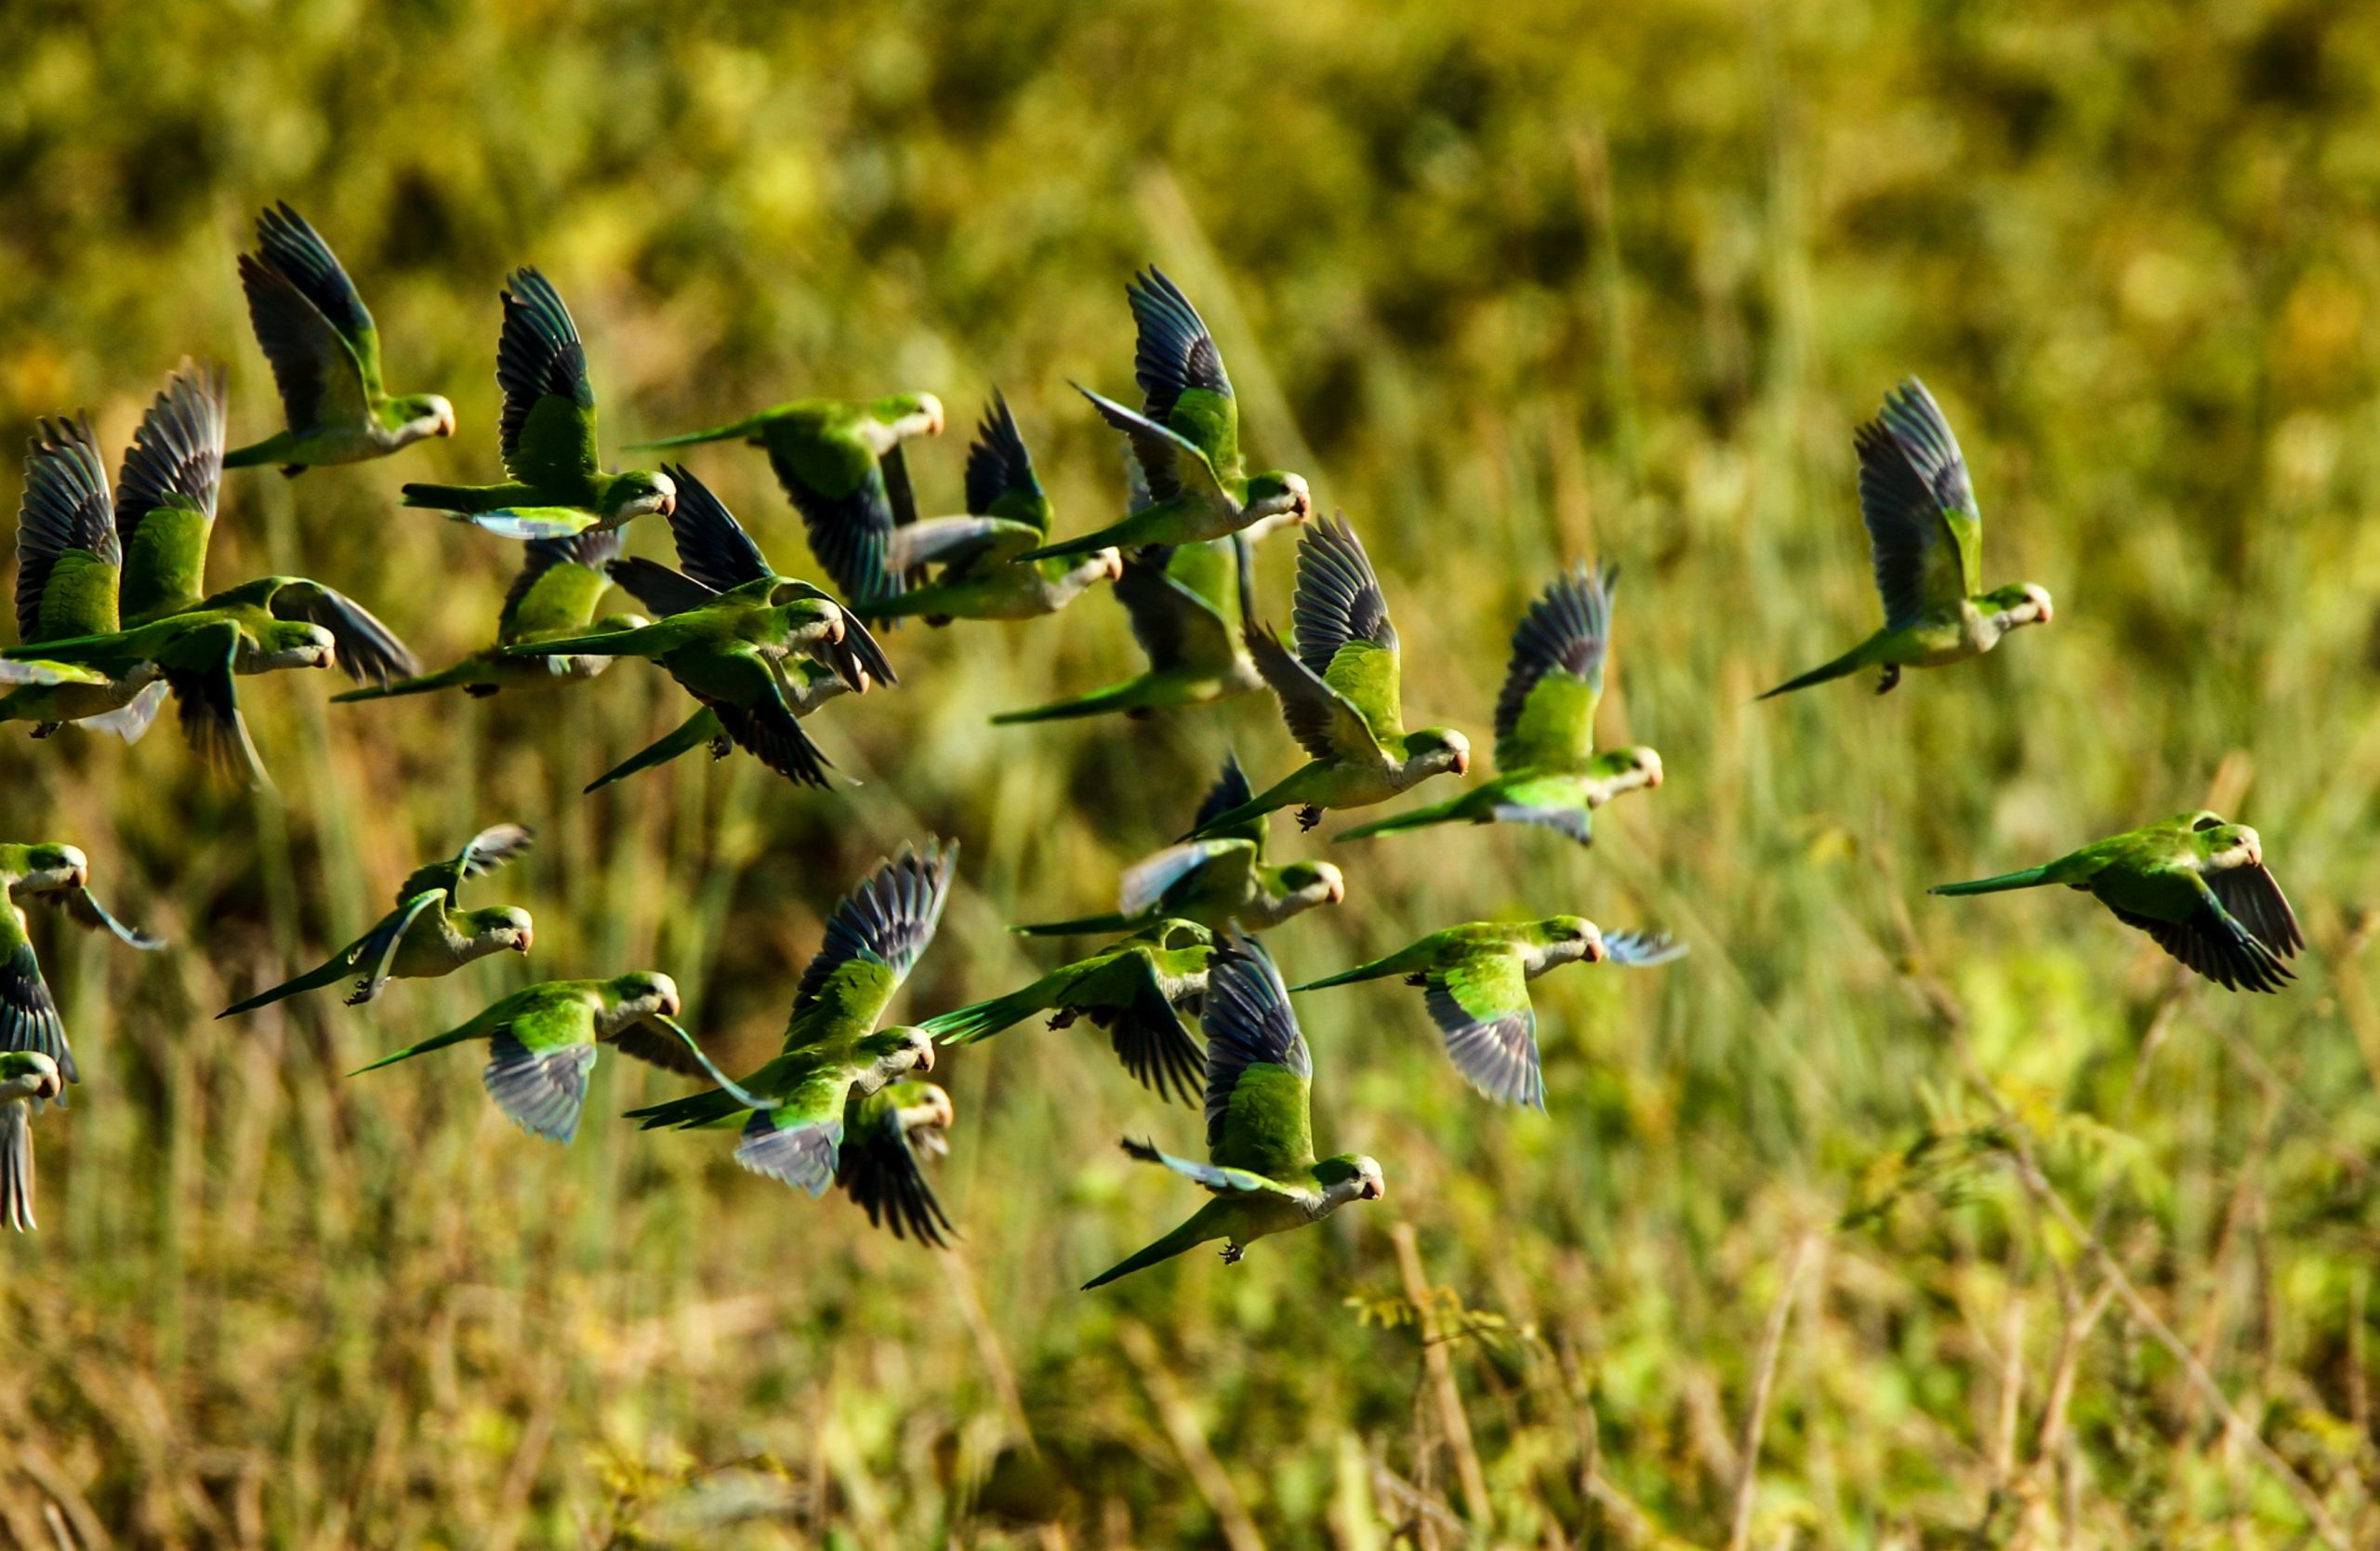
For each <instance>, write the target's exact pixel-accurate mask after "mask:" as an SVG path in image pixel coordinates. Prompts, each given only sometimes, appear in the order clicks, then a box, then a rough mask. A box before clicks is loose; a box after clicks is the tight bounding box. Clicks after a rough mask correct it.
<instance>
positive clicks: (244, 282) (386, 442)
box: [223, 202, 455, 475]
mask: <svg viewBox="0 0 2380 1551" xmlns="http://www.w3.org/2000/svg"><path fill="white" fill-rule="evenodd" d="M240 288H241V289H242V290H244V291H245V292H246V293H247V296H248V321H249V322H250V323H251V324H253V325H256V331H257V343H258V345H259V346H261V347H262V348H263V350H264V356H265V360H266V361H267V362H268V363H270V364H271V366H272V380H273V384H274V386H275V387H277V388H279V389H280V390H281V407H282V413H283V415H284V418H286V420H287V422H288V425H287V429H285V430H284V431H280V432H279V433H278V434H276V435H273V436H270V437H268V438H266V439H265V440H264V441H261V442H258V443H255V444H252V445H249V446H245V447H240V448H236V449H234V450H233V451H231V452H230V453H227V454H225V455H224V457H223V467H225V468H227V469H245V468H249V467H252V466H254V465H256V464H259V463H276V464H279V465H280V466H281V471H282V472H283V473H284V474H289V475H297V474H302V473H304V472H305V471H307V470H308V469H310V468H312V467H314V466H316V465H319V464H324V463H361V462H363V461H364V460H365V459H366V458H373V457H388V456H389V455H390V453H392V452H395V451H397V450H398V449H399V448H401V447H408V446H411V445H412V444H414V443H416V442H418V441H421V440H423V439H424V438H425V437H430V436H452V435H454V434H455V406H454V405H453V404H448V403H447V402H446V401H445V400H444V399H443V398H440V397H439V396H438V395H437V394H435V393H406V394H403V395H398V396H391V395H390V394H389V393H388V392H387V391H384V390H383V389H382V388H381V386H380V331H379V330H378V329H377V328H376V327H374V326H373V324H372V313H371V312H370V311H369V310H368V309H367V308H365V307H364V298H363V297H361V296H359V295H357V294H356V289H355V282H353V281H351V280H350V279H349V278H348V277H347V271H346V270H344V269H342V268H340V267H339V261H338V259H337V256H336V255H334V254H333V253H332V252H331V250H330V245H329V244H327V243H325V242H324V241H323V239H322V238H321V237H320V236H318V235H316V234H315V232H314V229H313V228H312V227H311V226H309V225H307V224H306V219H305V218H304V217H303V216H300V215H299V214H298V212H297V211H295V210H293V209H291V208H290V207H289V206H288V205H287V204H286V203H285V202H284V203H283V204H280V205H275V206H274V207H273V208H271V209H270V210H267V211H265V212H264V213H263V214H262V215H260V216H258V218H257V251H256V252H254V253H243V254H241V255H240Z"/></svg>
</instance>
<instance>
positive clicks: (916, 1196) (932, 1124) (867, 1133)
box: [835, 1078, 958, 1250]
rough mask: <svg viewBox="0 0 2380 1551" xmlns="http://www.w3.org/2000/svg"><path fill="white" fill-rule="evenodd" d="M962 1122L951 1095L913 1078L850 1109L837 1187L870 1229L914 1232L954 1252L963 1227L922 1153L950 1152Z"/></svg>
mask: <svg viewBox="0 0 2380 1551" xmlns="http://www.w3.org/2000/svg"><path fill="white" fill-rule="evenodd" d="M957 1118H958V1112H957V1111H956V1110H955V1109H953V1108H952V1107H951V1103H950V1095H949V1094H945V1093H944V1092H943V1091H942V1090H941V1089H940V1088H938V1087H936V1086H935V1085H934V1084H932V1083H931V1082H920V1081H919V1080H916V1079H914V1078H910V1079H905V1080H902V1081H899V1082H888V1083H886V1084H885V1085H884V1086H883V1087H881V1088H879V1089H878V1090H876V1092H874V1093H872V1094H860V1095H854V1096H853V1098H851V1099H850V1100H848V1101H847V1102H846V1103H845V1104H844V1106H843V1156H842V1161H841V1162H840V1164H839V1165H838V1166H837V1168H836V1171H835V1183H836V1184H838V1185H840V1186H842V1187H843V1191H844V1193H845V1194H847V1195H849V1196H850V1197H851V1199H852V1200H853V1201H855V1202H857V1203H858V1204H859V1206H861V1207H862V1208H863V1209H865V1210H866V1213H867V1222H868V1226H870V1227H888V1228H891V1229H892V1230H893V1238H895V1239H906V1238H909V1237H910V1236H911V1235H915V1236H916V1238H917V1240H918V1242H919V1243H920V1244H931V1245H932V1246H933V1247H934V1248H936V1249H938V1250H939V1249H946V1248H948V1247H949V1243H950V1239H949V1238H948V1236H949V1235H950V1234H952V1233H955V1232H957V1231H958V1230H957V1229H956V1228H954V1227H953V1226H951V1222H950V1214H949V1213H946V1212H945V1211H943V1209H942V1200H941V1199H940V1198H939V1197H937V1196H936V1195H935V1194H934V1193H933V1186H932V1185H930V1184H928V1183H927V1182H926V1175H925V1171H924V1170H923V1169H921V1168H919V1166H918V1154H919V1153H920V1152H923V1153H929V1154H931V1155H932V1156H933V1157H935V1158H940V1157H942V1156H944V1155H945V1154H946V1153H948V1152H949V1151H950V1144H949V1142H948V1141H946V1140H945V1138H944V1136H943V1133H945V1132H946V1131H948V1130H949V1129H950V1127H951V1125H952V1124H953V1123H954V1121H955V1120H957Z"/></svg>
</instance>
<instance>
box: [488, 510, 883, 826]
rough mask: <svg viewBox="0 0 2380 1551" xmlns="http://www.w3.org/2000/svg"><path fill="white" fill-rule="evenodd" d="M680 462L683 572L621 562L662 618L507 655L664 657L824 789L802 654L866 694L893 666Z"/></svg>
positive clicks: (720, 716)
mask: <svg viewBox="0 0 2380 1551" xmlns="http://www.w3.org/2000/svg"><path fill="white" fill-rule="evenodd" d="M673 472H674V473H675V474H676V476H677V486H678V491H679V499H678V502H677V504H676V505H675V506H673V507H672V508H671V510H670V512H669V526H670V531H671V533H672V534H674V535H675V536H676V537H677V540H678V558H679V561H680V562H681V563H682V564H683V565H684V566H685V570H684V572H682V573H681V572H677V571H672V570H671V569H669V567H668V566H666V565H663V564H660V563H657V562H655V561H649V560H631V561H619V562H615V563H613V565H612V568H611V570H612V576H613V577H614V579H615V580H617V581H618V582H619V583H620V585H621V586H623V587H625V588H627V589H628V590H629V591H630V592H632V593H634V594H635V595H636V596H637V597H638V598H639V599H640V600H641V602H643V603H644V604H645V606H646V607H648V608H650V609H652V610H653V611H654V612H655V614H657V615H659V616H661V618H660V619H659V620H658V621H657V622H655V623H654V624H651V625H646V626H643V627H642V628H641V629H638V630H621V631H618V632H616V633H615V634H610V635H580V636H567V637H563V638H562V639H560V640H549V641H543V642H535V643H525V644H522V645H518V646H508V647H506V648H505V652H506V654H507V655H508V656H528V655H554V654H568V653H582V654H585V655H588V656H634V657H643V658H644V659H645V660H647V661H648V662H655V663H658V664H659V665H660V666H661V667H663V668H664V669H668V673H669V676H670V677H671V678H673V679H675V680H677V681H678V683H679V684H680V685H681V687H683V688H684V689H685V690H686V691H687V692H688V693H689V694H691V695H693V696H694V698H696V699H697V700H700V701H701V702H702V703H703V706H704V708H705V709H707V710H708V711H709V712H710V713H711V715H712V717H713V719H714V720H715V721H716V722H718V724H719V727H720V729H721V731H722V732H724V733H725V734H726V736H728V737H730V738H732V739H734V742H735V743H736V744H737V745H738V746H740V747H742V748H744V749H749V750H750V751H751V752H752V753H753V754H755V755H757V756H758V757H759V758H760V762H761V763H762V764H765V765H767V766H768V767H769V768H770V769H771V770H774V771H775V772H776V773H777V774H778V775H783V776H786V777H787V779H789V780H793V781H799V782H802V783H805V784H807V785H810V786H821V787H823V786H825V785H826V765H827V760H826V755H825V754H823V753H821V752H820V751H819V749H818V746H817V745H816V744H814V743H813V742H811V741H810V735H809V734H808V733H805V732H803V731H802V729H801V723H800V721H799V720H797V717H798V715H799V712H798V711H797V709H796V707H795V705H794V698H795V694H796V685H795V683H794V674H795V671H796V670H795V669H792V668H791V667H790V666H789V664H790V662H791V660H792V659H794V658H795V657H796V656H797V655H807V656H812V657H814V658H817V659H818V660H819V661H821V662H823V663H824V664H826V666H827V667H828V668H829V669H832V670H833V671H834V672H835V673H836V674H837V675H838V676H839V677H840V678H841V679H842V681H843V682H844V683H845V684H846V685H847V686H849V687H850V688H852V689H853V690H860V691H864V690H866V688H867V687H868V686H869V685H870V684H872V683H898V682H899V681H898V680H897V679H896V678H895V677H894V676H893V667H892V664H890V663H889V662H887V661H886V660H885V658H884V653H883V651H882V649H881V648H879V646H878V645H877V643H876V640H875V638H874V637H873V636H870V635H869V634H868V633H867V627H866V626H865V625H863V624H861V623H860V622H859V620H858V619H857V618H856V617H855V616H852V615H849V614H847V613H845V612H844V610H843V609H842V607H841V606H840V604H838V603H836V602H835V601H834V600H833V599H832V598H829V597H827V596H826V593H825V592H823V591H821V590H818V589H817V588H815V587H813V586H811V585H810V584H809V583H808V582H805V581H795V580H793V579H792V578H790V577H782V576H779V575H778V574H777V573H776V572H775V570H774V569H773V568H772V567H771V566H770V564H769V563H768V561H767V559H766V557H764V556H763V555H762V554H761V553H760V548H759V546H757V545H755V544H754V543H753V542H752V540H751V537H750V536H749V535H747V534H746V533H745V531H744V528H743V525H742V524H739V523H737V522H736V521H735V518H734V515H733V514H732V513H730V512H729V511H728V510H727V508H726V507H724V506H722V505H721V504H720V500H719V497H716V496H714V495H712V494H711V493H710V489H709V487H708V486H707V485H705V484H703V482H702V481H700V480H698V479H696V478H695V477H694V475H693V474H692V473H691V472H689V471H686V470H684V469H677V470H674V471H673ZM813 704H815V702H814V701H813ZM684 733H685V729H684V728H681V729H680V734H679V735H673V736H672V737H671V738H670V739H665V740H664V741H665V742H673V743H674V742H675V741H677V738H678V737H679V736H681V735H683V734H684ZM707 738H708V735H706V736H705V741H707ZM694 747H695V744H694V743H692V742H688V743H686V744H685V745H684V749H691V748H694ZM684 749H679V750H678V751H679V752H683V751H684ZM651 752H652V750H647V753H651ZM669 757H672V758H674V757H675V756H674V755H671V756H669ZM644 758H645V755H639V756H637V761H642V760H644ZM654 762H655V763H657V762H659V761H658V760H655V761H654ZM638 768H643V765H642V764H641V763H639V764H638ZM616 774H620V773H619V772H615V775H616ZM601 784H602V782H600V781H599V782H598V783H597V785H601ZM590 789H591V788H590Z"/></svg>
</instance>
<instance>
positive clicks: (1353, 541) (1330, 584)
mask: <svg viewBox="0 0 2380 1551" xmlns="http://www.w3.org/2000/svg"><path fill="white" fill-rule="evenodd" d="M1292 616H1293V617H1294V618H1295V620H1296V622H1297V648H1298V660H1299V661H1300V662H1302V663H1303V664H1304V665H1305V667H1306V669H1307V670H1308V671H1310V672H1312V673H1314V674H1315V675H1316V677H1318V678H1320V679H1321V680H1322V682H1323V683H1326V684H1328V685H1329V686H1330V688H1332V689H1333V690H1336V691H1337V692H1338V693H1339V695H1340V696H1341V697H1342V698H1343V699H1344V700H1345V701H1346V702H1347V703H1348V704H1349V705H1351V706H1353V707H1354V708H1355V712H1356V714H1357V715H1359V716H1361V717H1362V718H1363V719H1364V724H1365V725H1366V726H1368V727H1369V728H1370V729H1371V733H1372V736H1374V737H1375V738H1378V739H1379V740H1380V741H1381V742H1382V743H1383V744H1386V743H1389V742H1390V741H1391V740H1392V739H1394V738H1395V737H1397V736H1400V735H1401V734H1402V733H1403V731H1404V718H1405V711H1404V705H1403V691H1402V685H1401V674H1400V671H1399V664H1398V656H1397V644H1396V627H1395V625H1393V624H1391V623H1390V622H1389V617H1388V601H1387V599H1386V598H1385V597H1384V596H1383V595H1382V592H1381V586H1380V577H1378V576H1377V575H1375V574H1374V572H1373V571H1372V563H1371V558H1370V557H1369V555H1367V554H1365V553H1364V546H1363V542H1362V540H1360V539H1358V538H1357V537H1355V529H1354V528H1353V527H1351V526H1350V525H1349V524H1348V523H1347V520H1346V518H1345V517H1344V516H1333V517H1330V518H1328V519H1326V520H1324V521H1322V522H1319V523H1316V524H1314V526H1313V527H1312V528H1311V529H1310V530H1309V531H1308V532H1307V533H1306V535H1305V537H1303V538H1302V540H1301V541H1300V542H1299V545H1298V586H1297V594H1296V598H1295V601H1294V604H1293V607H1292Z"/></svg>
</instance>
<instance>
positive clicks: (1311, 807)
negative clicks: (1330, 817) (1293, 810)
mask: <svg viewBox="0 0 2380 1551" xmlns="http://www.w3.org/2000/svg"><path fill="white" fill-rule="evenodd" d="M1321 822H1322V810H1321V808H1319V807H1318V806H1316V804H1314V803H1312V802H1308V803H1307V804H1306V805H1305V806H1304V807H1302V808H1300V809H1299V810H1298V829H1299V831H1300V832H1301V833H1302V832H1303V831H1305V830H1308V829H1313V828H1314V827H1315V826H1316V825H1317V824H1319V823H1321Z"/></svg>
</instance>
